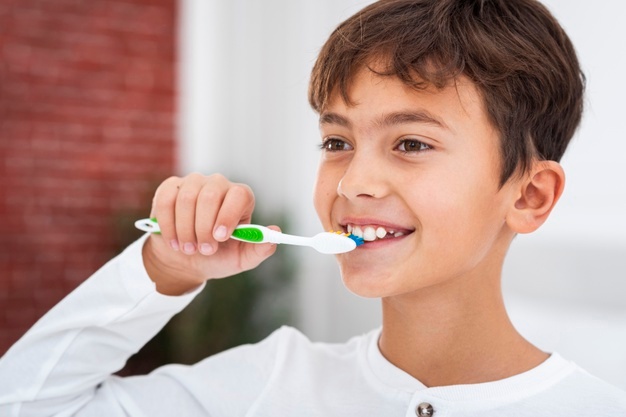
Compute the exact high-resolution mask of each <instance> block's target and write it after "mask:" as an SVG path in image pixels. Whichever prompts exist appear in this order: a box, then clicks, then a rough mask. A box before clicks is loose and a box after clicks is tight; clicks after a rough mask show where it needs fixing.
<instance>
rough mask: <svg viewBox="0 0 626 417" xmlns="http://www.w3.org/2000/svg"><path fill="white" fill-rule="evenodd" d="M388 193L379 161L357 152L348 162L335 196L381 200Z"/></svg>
mask: <svg viewBox="0 0 626 417" xmlns="http://www.w3.org/2000/svg"><path fill="white" fill-rule="evenodd" d="M388 191H389V187H388V182H387V178H386V174H385V169H384V167H383V166H382V163H381V161H376V160H375V158H374V157H372V156H368V155H365V154H359V153H358V152H356V153H355V155H354V156H353V157H352V159H351V160H350V163H349V164H348V166H347V168H346V170H345V172H344V174H343V176H342V177H341V180H340V181H339V184H337V194H338V195H340V196H343V197H346V198H348V199H355V198H368V197H369V198H382V197H384V196H385V195H387V193H388Z"/></svg>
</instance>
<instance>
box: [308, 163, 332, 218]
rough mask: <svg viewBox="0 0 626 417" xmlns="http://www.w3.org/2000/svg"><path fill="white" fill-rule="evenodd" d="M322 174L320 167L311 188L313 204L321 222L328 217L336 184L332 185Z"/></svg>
mask: <svg viewBox="0 0 626 417" xmlns="http://www.w3.org/2000/svg"><path fill="white" fill-rule="evenodd" d="M324 174H325V173H324V171H323V170H322V169H320V170H319V171H318V174H317V179H316V181H315V187H314V189H313V205H314V206H315V211H316V212H317V216H318V217H319V218H320V220H321V221H322V222H323V223H325V222H327V219H328V218H329V215H330V209H331V206H332V201H333V200H334V198H335V196H336V194H337V192H336V190H337V186H336V185H333V182H332V181H329V180H328V179H327V177H326V176H325V175H324Z"/></svg>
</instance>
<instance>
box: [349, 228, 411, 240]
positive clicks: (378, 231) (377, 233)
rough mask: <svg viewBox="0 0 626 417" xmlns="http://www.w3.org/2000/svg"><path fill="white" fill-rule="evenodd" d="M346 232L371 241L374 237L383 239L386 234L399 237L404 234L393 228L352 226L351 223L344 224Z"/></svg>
mask: <svg viewBox="0 0 626 417" xmlns="http://www.w3.org/2000/svg"><path fill="white" fill-rule="evenodd" d="M346 230H347V231H348V233H352V234H353V235H354V236H358V237H360V238H363V240H365V241H368V242H371V241H373V240H376V239H384V238H385V237H387V236H393V237H401V236H404V233H403V232H396V231H394V230H387V229H385V228H384V227H382V226H378V227H376V226H354V225H351V224H348V225H346Z"/></svg>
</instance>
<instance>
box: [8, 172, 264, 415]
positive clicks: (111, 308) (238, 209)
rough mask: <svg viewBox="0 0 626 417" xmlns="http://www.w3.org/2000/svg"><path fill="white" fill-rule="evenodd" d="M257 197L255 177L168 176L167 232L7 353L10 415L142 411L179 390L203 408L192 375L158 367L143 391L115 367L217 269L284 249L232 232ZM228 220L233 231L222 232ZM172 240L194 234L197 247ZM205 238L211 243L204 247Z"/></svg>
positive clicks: (124, 257) (135, 249) (103, 272)
mask: <svg viewBox="0 0 626 417" xmlns="http://www.w3.org/2000/svg"><path fill="white" fill-rule="evenodd" d="M253 207H254V197H253V195H252V193H251V191H250V190H249V188H248V187H246V186H243V185H240V184H233V183H230V182H229V181H227V180H226V179H225V178H223V177H221V176H211V177H204V176H200V175H197V174H193V175H190V176H188V177H185V178H176V177H172V178H170V179H168V180H166V181H165V182H164V183H163V184H162V185H161V186H160V187H159V189H158V190H157V193H156V195H155V199H154V203H153V212H152V214H153V215H154V216H158V218H159V223H160V225H161V230H162V235H161V236H157V235H152V236H149V237H144V238H143V239H140V240H139V241H138V242H136V243H135V244H133V245H131V246H130V247H129V248H128V249H127V250H126V251H125V252H124V253H123V254H121V255H120V256H119V257H117V258H116V259H114V260H112V261H111V262H109V263H108V264H106V265H105V266H104V267H102V268H101V269H100V270H99V271H98V272H97V273H96V274H94V275H93V276H92V277H91V278H90V279H89V280H87V281H85V282H84V283H83V284H82V285H81V286H80V287H79V288H78V289H76V291H74V292H73V293H72V294H70V295H69V296H68V297H67V298H66V299H64V300H63V301H62V302H61V303H59V304H58V305H57V306H56V307H54V308H53V309H52V310H51V311H50V312H49V313H48V314H46V315H45V316H44V317H43V318H42V319H41V320H40V321H39V322H38V323H37V324H36V325H35V326H34V327H33V328H32V329H31V330H29V332H27V333H26V335H24V337H23V338H22V339H21V340H20V341H18V342H17V343H16V344H15V345H14V346H13V347H12V348H11V349H10V350H9V351H8V352H7V354H6V355H5V356H4V357H3V358H2V359H1V360H0V415H2V416H4V415H10V416H18V415H20V416H22V415H56V414H57V413H59V414H62V415H94V413H93V410H94V407H95V409H97V410H100V411H102V413H96V414H98V415H99V414H105V415H107V416H115V415H126V413H130V414H131V415H135V414H137V413H139V412H140V410H141V409H143V408H147V409H150V407H151V406H154V404H161V405H162V404H166V405H167V406H171V404H173V402H172V399H176V401H180V402H182V403H184V404H186V405H185V406H186V407H191V408H190V409H188V410H186V412H187V415H196V414H198V413H197V411H198V410H199V409H198V408H197V407H198V405H197V403H196V402H194V401H193V397H192V396H191V394H190V392H191V390H190V389H189V388H190V387H188V386H186V385H188V384H187V383H186V382H185V379H184V378H183V379H182V380H181V379H174V378H165V377H163V374H161V373H155V374H154V376H153V375H152V374H151V375H150V376H146V377H145V378H136V379H133V380H132V381H137V384H139V387H140V391H141V392H142V393H143V394H142V395H139V396H134V397H133V396H129V395H128V392H131V391H132V389H131V388H132V387H135V388H137V387H136V385H135V382H132V383H129V382H127V381H126V380H124V379H121V378H116V377H113V376H111V374H112V373H114V372H116V371H117V370H119V369H121V368H122V367H123V365H124V363H125V362H126V360H127V359H128V357H129V356H130V355H132V354H133V353H135V352H136V351H138V350H139V349H140V348H141V346H143V345H144V344H145V343H146V342H147V341H148V340H149V339H151V338H152V337H153V336H154V334H156V333H157V332H158V331H159V330H160V329H161V328H162V326H163V325H164V324H165V323H166V322H167V321H168V320H169V319H170V318H171V317H172V316H173V315H174V314H176V313H177V312H179V311H180V310H181V309H183V308H184V307H185V306H186V305H187V304H188V303H189V302H190V301H191V299H192V298H193V296H194V295H195V294H196V293H197V292H199V291H200V289H201V287H202V286H203V283H204V282H205V281H206V280H207V279H213V278H221V277H226V276H230V275H234V274H236V273H238V272H241V271H243V270H246V269H250V268H253V267H255V266H256V265H258V264H259V263H260V262H261V261H263V260H264V259H266V258H267V257H269V256H270V255H271V254H272V253H273V252H274V250H275V247H273V245H249V244H243V243H242V242H236V241H232V240H229V239H228V236H229V233H232V230H233V229H234V227H235V226H236V225H237V223H238V222H241V221H246V220H248V221H249V218H250V215H251V213H252V209H253ZM219 226H223V228H224V229H225V233H215V232H214V230H216V229H219V228H220V227H219ZM172 241H179V242H186V243H189V242H192V243H193V247H194V250H192V251H183V250H181V249H182V248H181V247H180V246H176V245H172ZM144 243H145V244H144ZM202 243H205V244H206V243H208V244H209V246H210V247H211V250H209V251H204V252H200V251H198V250H197V248H200V247H201V244H202ZM215 377H217V378H219V375H215ZM253 379H254V378H253ZM129 381H131V380H129ZM191 385H193V383H191ZM122 387H123V388H122ZM253 389H254V388H253ZM173 394H175V395H173ZM185 398H186V399H188V401H185V400H184V399H185ZM168 399H169V400H170V401H169V402H168ZM138 404H143V406H141V405H138ZM135 407H139V409H137V410H136V409H135ZM79 410H80V411H79ZM90 410H91V411H90ZM124 410H126V411H124ZM194 410H195V411H194ZM81 413H84V414H81Z"/></svg>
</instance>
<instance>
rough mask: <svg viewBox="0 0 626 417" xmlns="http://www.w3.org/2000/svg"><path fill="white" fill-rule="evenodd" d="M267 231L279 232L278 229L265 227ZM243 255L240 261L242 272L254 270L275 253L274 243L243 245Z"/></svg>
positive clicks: (276, 227)
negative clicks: (241, 262)
mask: <svg viewBox="0 0 626 417" xmlns="http://www.w3.org/2000/svg"><path fill="white" fill-rule="evenodd" d="M267 228H268V229H271V230H275V231H277V232H280V227H278V226H275V225H272V226H267ZM243 251H244V253H243V254H242V259H243V260H244V262H243V263H244V265H242V266H243V268H244V270H248V269H252V268H256V267H257V266H259V264H260V263H261V262H263V261H264V260H266V259H267V258H269V257H270V256H272V255H273V254H274V252H276V244H275V243H260V244H245V245H244V248H243Z"/></svg>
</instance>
